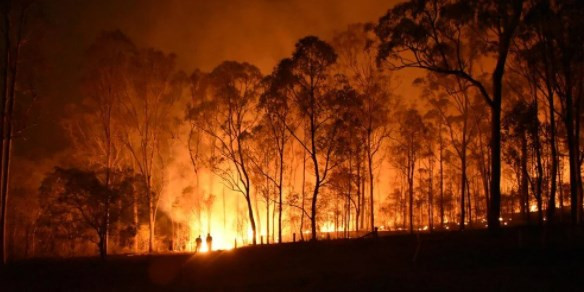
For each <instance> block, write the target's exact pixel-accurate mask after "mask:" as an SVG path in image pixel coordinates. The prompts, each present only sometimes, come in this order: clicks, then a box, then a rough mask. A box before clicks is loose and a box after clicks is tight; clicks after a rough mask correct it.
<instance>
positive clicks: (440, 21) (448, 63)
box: [376, 0, 524, 230]
mask: <svg viewBox="0 0 584 292" xmlns="http://www.w3.org/2000/svg"><path fill="white" fill-rule="evenodd" d="M523 6H524V5H523V1H522V0H512V1H503V0H501V1H488V0H476V1H462V0H440V1H413V0H412V1H408V2H406V3H402V4H399V5H397V6H395V7H394V8H392V9H390V10H389V11H388V13H387V14H386V15H385V16H384V17H382V18H381V19H380V21H379V24H378V26H377V28H376V32H377V35H378V36H379V37H380V39H381V41H382V44H381V46H380V49H379V58H380V59H381V60H389V61H390V62H391V65H392V67H393V68H395V69H401V68H420V69H423V70H427V71H431V72H435V73H438V74H442V75H451V76H457V77H460V78H462V79H465V80H467V81H468V82H469V83H470V84H471V85H472V86H473V87H475V88H476V89H477V90H478V91H479V92H480V94H481V95H482V97H483V98H484V100H485V102H486V103H487V104H488V106H489V107H490V109H491V182H490V184H491V186H490V189H491V190H490V191H491V198H490V207H489V214H488V224H489V229H491V230H497V229H498V228H499V215H500V205H501V204H500V201H501V188H500V182H501V130H500V129H501V104H502V100H503V75H504V73H505V65H506V62H507V56H508V54H509V50H510V47H511V44H512V41H513V39H514V36H515V33H516V29H517V27H518V26H519V24H520V21H521V19H522V15H523V10H524V9H523ZM475 50H481V52H482V53H484V54H485V55H486V56H489V55H490V56H492V58H493V60H494V63H495V66H494V68H493V69H492V75H491V86H492V90H491V91H489V90H487V85H485V83H484V82H482V81H480V79H478V77H477V74H478V72H476V68H474V67H472V62H470V60H472V56H473V55H474V51H475Z"/></svg>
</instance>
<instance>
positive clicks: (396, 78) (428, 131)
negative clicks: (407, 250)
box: [12, 0, 584, 256]
mask: <svg viewBox="0 0 584 292" xmlns="http://www.w3.org/2000/svg"><path fill="white" fill-rule="evenodd" d="M583 29H584V3H583V2H582V1H576V0H564V1H559V0H557V1H555V0H525V1H521V0H509V1H490V0H473V1H459V0H439V1H408V2H405V3H402V4H399V5H396V6H395V7H393V8H391V9H390V10H389V11H388V12H387V13H386V14H385V16H383V17H382V18H380V20H379V21H378V22H377V23H373V24H359V25H352V26H350V27H349V28H348V29H347V30H345V31H343V32H341V33H338V34H336V35H335V36H334V37H333V38H331V39H330V40H329V41H324V40H321V39H319V38H317V37H314V36H307V37H304V38H302V39H300V40H298V41H297V43H296V46H295V49H294V51H293V53H292V54H291V55H290V56H288V57H287V58H284V59H282V60H281V61H280V62H279V63H278V64H277V66H275V68H274V69H273V71H272V72H270V73H269V74H267V75H263V74H262V72H261V71H260V70H259V69H258V68H257V67H255V66H254V65H252V64H249V63H245V62H235V61H225V62H223V63H221V64H219V65H218V66H217V67H215V68H214V69H213V70H211V71H210V72H202V71H200V70H196V71H195V72H192V73H191V74H186V73H185V72H182V71H180V70H178V69H177V67H178V66H177V65H176V62H175V56H174V55H172V54H166V53H164V52H161V51H159V50H156V49H152V48H140V47H138V46H136V45H135V44H134V43H133V42H132V41H131V40H130V39H129V38H128V37H127V36H125V35H124V34H123V33H121V32H119V31H113V32H105V33H103V34H102V35H101V36H99V37H98V38H97V39H96V41H95V42H94V44H93V45H92V46H91V48H90V49H89V50H88V52H87V58H86V70H85V72H84V79H83V84H82V85H81V87H82V89H83V93H84V99H83V103H82V104H79V105H75V106H74V107H73V108H72V110H71V114H70V117H68V118H67V119H64V120H63V121H62V124H63V128H64V129H65V130H66V131H67V133H68V134H69V137H70V141H71V149H70V151H69V152H68V157H69V159H68V161H66V162H65V163H62V164H61V165H59V166H58V167H56V168H55V170H54V171H53V172H51V173H48V174H47V175H46V178H45V179H44V181H43V182H42V185H41V187H40V189H39V192H38V194H36V195H39V196H38V199H37V201H38V205H37V206H38V207H37V208H35V210H34V212H33V211H31V214H32V213H34V216H28V217H26V218H25V220H15V221H13V222H15V223H14V225H13V228H12V236H13V238H16V239H15V240H16V241H18V242H20V244H19V246H20V247H21V250H20V251H19V252H20V253H21V254H25V255H26V256H31V255H43V254H44V255H54V254H68V253H73V254H75V253H81V252H83V251H84V250H85V252H87V250H89V251H91V248H89V249H88V247H87V243H88V242H92V241H93V242H94V243H95V245H96V246H97V247H98V250H99V251H100V254H101V255H102V256H106V255H107V253H108V252H128V251H132V252H145V251H148V252H153V251H156V250H159V251H161V250H168V249H170V250H189V242H190V241H192V239H193V235H194V234H197V235H198V234H200V233H202V232H210V231H211V229H212V228H211V226H212V225H211V222H212V221H213V220H220V219H217V216H215V217H214V218H215V219H212V215H213V214H214V213H219V212H218V211H213V210H214V208H217V207H218V206H217V205H219V199H220V198H219V194H218V190H217V189H213V188H210V187H209V185H213V184H215V183H216V184H221V185H222V186H223V187H224V190H223V194H222V198H221V200H222V204H223V209H222V212H223V213H224V214H223V225H224V226H226V225H227V223H226V221H227V220H226V219H225V218H226V215H225V212H226V210H228V212H230V213H232V214H235V215H234V216H235V217H236V219H234V220H232V222H230V223H229V225H233V227H230V228H232V229H233V230H234V232H233V238H229V239H228V240H229V242H233V241H235V243H234V245H237V242H238V240H241V241H242V242H244V243H250V244H256V243H257V241H262V242H264V241H265V242H269V241H270V240H271V241H272V242H283V241H291V240H292V238H296V239H303V240H304V239H310V240H317V239H318V238H321V237H322V236H324V234H325V232H326V233H327V234H328V235H327V237H330V236H331V235H332V236H335V237H341V236H351V235H352V233H350V232H355V231H362V232H366V231H374V230H375V229H376V227H377V228H381V229H382V230H408V231H409V232H412V233H413V232H414V231H419V230H428V231H432V230H434V229H452V228H458V229H460V230H463V229H465V228H468V227H473V228H485V227H487V228H489V229H490V230H492V231H496V230H497V229H498V228H500V225H507V224H508V223H509V222H510V220H514V222H515V223H514V224H525V223H533V224H539V225H544V224H550V225H551V224H558V223H560V222H563V223H570V224H574V225H576V224H581V223H582V220H583V219H584V216H583V214H584V212H583V210H584V209H583V201H582V197H583V192H582V174H581V166H582V159H583V157H584V156H583V154H584V152H583V151H582V147H581V146H580V141H581V135H580V134H581V131H582V130H581V128H580V122H581V121H582V120H583V117H584V116H583V114H582V104H583V100H584V99H583V96H584V87H583V84H584V82H583V81H584V39H583V35H582V34H581V31H583ZM404 73H405V74H404ZM412 75H414V76H417V77H416V78H415V80H413V82H412V84H409V83H405V84H404V82H403V80H408V78H409V77H411V76H412ZM400 81H401V84H399V83H400ZM398 87H402V88H403V87H406V88H408V90H406V92H405V93H401V94H398V92H399V90H398ZM410 87H411V88H410ZM402 91H403V90H402ZM177 177H180V178H181V179H180V181H181V182H182V181H185V180H186V181H188V183H184V184H180V185H179V184H178V183H177V182H178V181H179V180H178V179H177ZM210 177H211V178H210ZM202 178H205V181H201V179H202ZM214 179H217V181H216V182H215V181H214ZM381 185H384V186H385V187H384V188H385V189H383V192H379V191H378V190H379V189H382V188H381ZM225 190H227V192H228V196H237V199H236V200H237V202H239V201H240V200H241V202H242V205H241V206H240V205H239V203H238V205H237V207H236V208H234V207H233V206H227V207H226V203H225V202H226V199H225ZM31 196H32V195H31ZM231 205H233V204H231ZM161 206H162V207H161ZM164 206H167V207H164ZM168 206H170V207H168ZM214 206H215V207H214ZM260 207H261V208H260ZM161 208H163V212H160V209H161ZM173 208H175V209H173ZM173 210H176V211H173ZM179 210H180V211H179ZM564 210H566V212H564ZM568 210H569V212H568ZM179 213H180V214H182V215H181V216H178V215H177V214H179ZM183 213H184V214H187V215H184V214H183ZM564 213H566V214H569V217H564ZM515 214H518V215H517V216H516V215H515ZM204 216H207V217H208V218H207V219H206V221H205V220H203V219H201V217H204ZM260 216H263V220H260V219H259V218H260ZM179 217H180V218H179ZM185 218H186V219H185ZM197 218H198V219H197ZM193 220H195V221H196V222H197V223H196V224H193ZM518 221H519V223H517V222H518ZM270 224H271V225H270ZM453 224H456V225H457V226H454V225H453ZM224 231H225V230H224ZM248 231H249V232H248ZM247 233H249V234H247ZM230 235H231V234H230ZM296 235H297V236H298V237H296ZM305 236H306V238H305ZM108 242H112V243H113V244H112V245H113V246H109V247H108ZM25 243H26V244H25ZM23 246H24V247H25V250H22V247H23ZM167 246H168V247H169V248H168V249H167V248H166V247H167ZM15 252H16V251H15Z"/></svg>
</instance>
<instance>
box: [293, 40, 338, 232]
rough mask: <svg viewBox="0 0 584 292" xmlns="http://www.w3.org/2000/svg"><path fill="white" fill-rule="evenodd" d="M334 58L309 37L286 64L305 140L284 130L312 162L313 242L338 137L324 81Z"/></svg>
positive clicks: (311, 214) (328, 79)
mask: <svg viewBox="0 0 584 292" xmlns="http://www.w3.org/2000/svg"><path fill="white" fill-rule="evenodd" d="M336 59H337V55H336V53H335V52H334V50H333V48H332V47H331V46H330V45H329V44H327V43H326V42H323V41H321V40H320V39H318V38H317V37H314V36H308V37H305V38H302V39H300V40H299V41H298V42H297V43H296V49H295V51H294V53H293V56H292V59H291V60H290V61H289V62H291V66H290V67H289V70H290V74H291V76H292V82H290V83H289V84H288V88H289V89H288V90H290V92H291V93H292V94H293V96H294V98H293V105H294V111H295V115H296V117H297V119H298V120H300V121H302V122H303V123H304V124H305V125H307V128H306V133H307V135H306V136H307V137H306V139H302V136H301V135H299V134H298V133H297V130H295V129H294V128H295V127H293V126H292V125H286V128H287V129H288V131H289V132H290V134H291V135H292V137H294V139H295V140H296V141H297V142H298V143H299V144H300V145H301V146H302V148H304V150H305V151H306V153H307V154H308V156H310V160H311V161H312V166H313V170H314V189H313V192H312V202H311V212H310V222H311V231H312V233H311V239H312V240H316V232H317V226H316V221H317V201H318V194H319V190H320V188H321V186H322V185H323V184H324V182H325V181H326V179H327V175H328V174H329V171H330V170H331V169H332V168H334V165H333V164H332V163H330V162H331V155H332V151H333V149H334V144H333V143H332V141H334V137H335V136H336V135H337V128H336V123H335V119H334V115H335V112H334V110H333V108H332V107H331V106H330V105H331V104H330V98H331V95H330V94H329V86H330V84H327V81H330V75H329V74H330V67H331V65H333V64H334V63H335V61H336ZM286 62H287V61H286Z"/></svg>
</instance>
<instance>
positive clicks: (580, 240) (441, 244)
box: [0, 227, 584, 291]
mask: <svg viewBox="0 0 584 292" xmlns="http://www.w3.org/2000/svg"><path fill="white" fill-rule="evenodd" d="M582 289H584V230H583V229H576V230H574V229H571V228H568V227H557V228H553V229H546V230H540V229H538V228H532V227H530V228H510V229H504V230H502V231H501V232H500V233H499V234H497V235H493V234H489V233H488V232H487V231H486V230H472V231H465V232H435V233H432V234H420V235H413V236H412V235H405V234H404V235H389V236H382V237H380V238H371V239H351V240H331V241H320V242H316V243H288V244H281V245H269V246H266V245H264V246H255V247H246V248H239V249H237V250H232V251H216V252H213V253H210V254H201V255H196V256H193V255H191V254H172V255H152V256H112V257H110V258H109V259H108V260H107V261H105V262H104V261H101V260H100V259H98V258H75V259H43V260H41V259H37V260H27V261H20V262H14V263H11V264H9V265H8V266H5V267H4V268H3V270H2V271H1V272H0V290H1V291H13V290H16V291H22V290H51V291H55V290H67V291H68V290H73V291H80V290H81V291H88V290H89V291H104V290H106V291H109V290H114V291H133V290H141V291H150V290H164V291H168V290H181V291H182V290H187V291H199V290H254V291H255V290H295V291H298V290H319V291H321V290H357V291H362V290H399V291H404V290H466V291H469V290H471V291H478V290H504V291H513V290H520V291H523V290H536V291H538V290H562V291H564V290H580V291H582Z"/></svg>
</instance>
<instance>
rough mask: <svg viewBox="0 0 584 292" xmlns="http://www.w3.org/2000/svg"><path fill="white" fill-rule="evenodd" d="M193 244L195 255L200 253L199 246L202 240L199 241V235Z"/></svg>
mask: <svg viewBox="0 0 584 292" xmlns="http://www.w3.org/2000/svg"><path fill="white" fill-rule="evenodd" d="M195 244H196V245H195V253H198V252H199V251H201V244H203V240H202V239H201V236H200V235H199V237H197V239H196V240H195Z"/></svg>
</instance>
